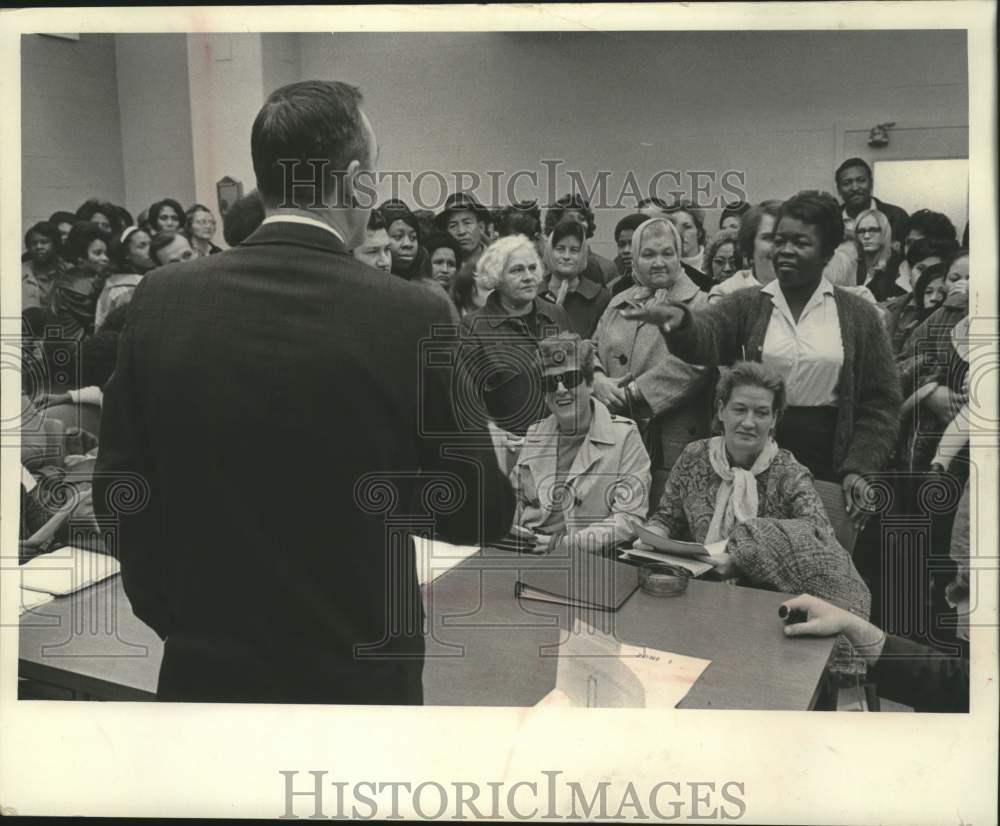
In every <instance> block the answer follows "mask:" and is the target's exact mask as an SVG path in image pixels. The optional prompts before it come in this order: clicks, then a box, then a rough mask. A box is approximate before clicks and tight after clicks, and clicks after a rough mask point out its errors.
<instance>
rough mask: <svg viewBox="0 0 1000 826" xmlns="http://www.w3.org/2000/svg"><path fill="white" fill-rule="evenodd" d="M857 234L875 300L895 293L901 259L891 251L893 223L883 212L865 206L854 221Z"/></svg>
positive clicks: (867, 283)
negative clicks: (890, 222) (891, 223)
mask: <svg viewBox="0 0 1000 826" xmlns="http://www.w3.org/2000/svg"><path fill="white" fill-rule="evenodd" d="M854 235H855V237H856V238H857V239H858V241H859V242H860V243H861V248H862V250H864V254H865V271H866V274H865V284H864V286H866V287H867V288H868V289H869V290H871V292H872V295H874V296H875V300H876V301H885V300H886V299H887V298H889V297H890V296H891V295H893V294H895V292H896V289H898V288H896V289H894V287H895V281H896V276H897V275H898V274H899V272H898V270H899V261H898V260H897V259H896V258H895V257H894V256H893V252H892V227H891V226H890V225H889V219H888V218H887V217H886V216H885V214H884V213H882V212H881V211H879V210H877V209H866V210H865V211H864V212H862V213H861V214H860V215H858V219H857V221H855V222H854Z"/></svg>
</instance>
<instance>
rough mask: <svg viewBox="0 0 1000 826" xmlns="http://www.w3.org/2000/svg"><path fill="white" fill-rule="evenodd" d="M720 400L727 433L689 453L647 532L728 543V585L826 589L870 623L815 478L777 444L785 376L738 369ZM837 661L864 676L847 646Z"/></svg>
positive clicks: (723, 563) (723, 384)
mask: <svg viewBox="0 0 1000 826" xmlns="http://www.w3.org/2000/svg"><path fill="white" fill-rule="evenodd" d="M715 397H716V401H715V417H716V418H717V419H718V422H719V424H720V425H721V430H722V435H720V436H713V437H711V438H708V439H699V440H698V441H694V442H692V443H691V444H689V445H688V446H687V447H686V448H685V449H684V451H683V452H682V453H681V455H680V456H679V457H678V459H677V462H676V463H675V464H674V466H673V468H672V469H671V471H670V476H669V478H668V480H667V485H666V488H665V490H664V491H663V496H662V497H661V498H660V500H659V504H658V505H657V507H656V510H655V511H654V512H653V513H652V514H651V515H650V518H649V523H648V525H647V528H648V529H649V530H650V531H651V532H652V533H655V534H659V535H661V536H664V537H671V538H673V539H678V540H682V541H684V540H687V541H691V540H693V541H695V542H699V543H702V544H706V545H707V544H721V545H722V548H723V549H724V550H721V551H720V552H719V553H717V554H713V558H712V561H711V564H712V565H713V567H714V568H715V573H716V575H718V576H719V577H720V578H722V579H734V578H739V579H741V580H743V584H748V585H756V586H763V587H765V588H773V589H775V590H778V591H786V592H790V593H801V592H802V591H805V590H811V589H815V588H822V589H823V591H824V593H823V596H824V597H825V598H826V599H830V600H833V601H834V602H837V603H838V604H840V605H843V606H844V607H846V608H848V609H849V610H851V611H852V612H854V613H855V614H857V615H858V616H859V617H863V618H867V617H868V613H869V611H870V609H871V593H870V592H869V590H868V587H867V586H866V585H865V583H864V581H863V580H862V579H861V575H860V574H859V573H858V571H857V569H856V568H855V567H854V563H853V562H852V561H851V557H850V554H848V552H847V551H846V550H845V549H844V548H842V547H841V546H840V544H839V543H838V542H837V539H836V537H835V536H834V532H833V526H832V525H831V524H830V520H829V518H828V517H827V514H826V509H825V507H824V505H823V502H822V500H821V499H820V498H819V494H818V493H817V492H816V488H815V487H814V486H813V480H812V474H810V472H809V470H808V468H806V467H804V466H803V465H802V464H800V463H799V462H798V461H797V460H796V458H795V456H793V455H792V453H791V452H789V451H788V450H785V449H782V448H781V447H779V446H778V442H776V441H775V438H774V436H775V431H776V430H777V429H778V428H779V427H780V423H781V418H782V414H783V412H784V407H785V384H784V381H783V380H782V378H781V376H780V375H779V374H778V373H777V372H775V371H773V370H771V369H770V368H768V367H766V366H765V365H762V364H758V363H755V362H745V361H741V362H737V363H736V364H734V365H733V366H732V368H731V369H729V370H725V371H723V373H722V376H721V377H720V379H719V382H718V385H717V387H716V392H715ZM637 547H639V548H647V547H648V546H646V545H645V544H644V543H641V542H639V543H637ZM834 663H835V665H834V666H833V670H834V671H836V672H840V673H851V674H856V673H861V674H863V673H864V668H863V667H860V668H859V667H858V665H859V664H858V663H857V662H856V661H855V660H853V657H852V651H851V648H850V646H849V645H847V644H846V641H844V642H842V643H841V644H839V645H838V651H837V656H836V658H835V660H834Z"/></svg>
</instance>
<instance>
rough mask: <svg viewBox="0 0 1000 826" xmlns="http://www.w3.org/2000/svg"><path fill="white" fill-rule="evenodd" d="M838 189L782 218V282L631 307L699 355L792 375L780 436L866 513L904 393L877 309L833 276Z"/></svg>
mask: <svg viewBox="0 0 1000 826" xmlns="http://www.w3.org/2000/svg"><path fill="white" fill-rule="evenodd" d="M843 233H844V225H843V220H842V218H841V214H840V209H839V207H838V206H837V203H836V201H834V199H833V198H832V197H831V196H829V195H827V194H825V193H818V192H800V193H799V194H798V195H796V196H794V197H792V198H790V199H789V200H787V201H785V202H784V203H783V204H782V205H781V209H780V210H779V213H778V218H777V224H776V226H775V239H774V268H775V272H776V273H777V278H776V280H775V281H773V282H771V283H770V284H768V285H767V286H765V287H764V288H763V289H761V290H741V291H739V292H736V293H733V294H732V295H729V296H727V297H725V298H724V299H723V300H721V301H719V302H718V303H717V304H714V305H712V306H711V307H709V308H707V309H703V310H695V311H693V312H692V311H691V309H689V308H688V307H684V306H681V305H679V304H672V303H668V304H656V305H646V306H644V307H638V308H634V309H629V310H625V311H624V312H623V315H625V316H627V317H629V318H633V319H638V320H642V321H645V322H647V323H651V324H656V325H659V327H660V330H661V332H662V334H663V336H664V339H665V340H666V342H667V344H668V346H669V347H670V352H671V353H673V354H674V355H675V356H677V357H678V358H681V359H684V360H685V361H687V362H689V363H691V364H703V365H727V364H732V363H733V362H735V361H737V360H738V359H740V358H743V359H748V360H752V361H760V362H763V363H764V364H765V365H768V366H770V367H772V368H774V369H775V370H777V371H778V372H780V373H782V374H783V375H784V376H785V377H786V382H787V388H788V409H787V410H786V412H785V414H784V415H783V416H782V418H781V420H780V421H779V422H778V423H777V431H776V435H777V440H778V442H779V443H780V444H781V445H782V446H783V447H784V448H786V449H787V450H789V451H791V452H792V453H793V454H794V455H795V458H796V459H797V460H798V461H800V462H801V463H802V464H803V465H805V466H806V467H807V468H809V470H810V471H812V474H813V476H814V477H815V478H817V479H826V480H830V481H839V482H840V483H841V484H842V486H843V489H844V495H845V498H846V500H847V512H848V514H849V516H850V517H851V519H852V521H854V522H855V524H857V525H860V524H862V523H863V522H864V521H865V519H866V517H867V515H868V513H867V511H866V509H865V506H866V504H867V503H869V502H870V501H871V500H872V498H873V497H872V495H871V491H870V490H869V485H868V483H867V482H866V481H865V479H864V474H866V473H875V472H878V471H880V470H882V468H883V467H884V466H885V465H886V463H887V461H888V459H889V456H890V454H891V452H892V449H893V445H894V444H895V440H896V435H897V432H898V428H899V410H900V405H901V403H902V399H901V396H900V389H899V378H898V375H897V372H896V369H895V363H894V359H893V356H892V350H891V348H890V345H889V339H888V336H887V334H886V332H885V328H884V326H883V324H882V322H881V320H880V319H879V315H878V311H877V310H876V309H875V307H873V306H872V305H871V304H869V303H868V302H866V301H865V300H864V299H861V298H859V297H857V296H855V295H851V294H850V293H849V292H847V291H846V290H842V289H840V288H837V287H834V286H833V285H831V284H830V283H829V281H827V280H826V279H825V278H824V276H823V268H824V267H825V266H826V264H827V262H828V261H829V260H830V258H831V256H832V255H833V253H834V250H836V248H837V246H838V245H839V244H840V242H841V241H842V239H843Z"/></svg>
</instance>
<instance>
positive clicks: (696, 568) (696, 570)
mask: <svg viewBox="0 0 1000 826" xmlns="http://www.w3.org/2000/svg"><path fill="white" fill-rule="evenodd" d="M622 559H631V560H635V561H638V562H641V561H642V560H649V561H651V562H663V563H665V564H667V565H676V566H678V567H679V568H686V569H687V570H689V571H690V572H691V576H701V575H702V574H704V573H707V572H708V571H711V570H712V568H713V567H714V566H713V565H712V564H711V563H710V562H703V561H701V560H699V559H692V558H690V557H686V556H674V555H673V554H665V553H661V552H660V551H645V550H640V549H638V548H629V550H628V551H626V552H625V553H623V554H622ZM705 559H708V557H705Z"/></svg>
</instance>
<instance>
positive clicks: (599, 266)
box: [545, 194, 618, 285]
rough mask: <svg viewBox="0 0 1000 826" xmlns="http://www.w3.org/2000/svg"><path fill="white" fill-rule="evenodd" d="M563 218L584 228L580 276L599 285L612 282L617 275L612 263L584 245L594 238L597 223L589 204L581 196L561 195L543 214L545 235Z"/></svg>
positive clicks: (587, 245)
mask: <svg viewBox="0 0 1000 826" xmlns="http://www.w3.org/2000/svg"><path fill="white" fill-rule="evenodd" d="M564 218H572V219H574V220H575V221H577V222H579V223H580V225H581V226H583V227H584V232H585V234H584V243H585V246H586V251H587V257H586V267H585V268H584V270H583V273H582V276H583V277H584V278H587V279H589V280H591V281H596V282H597V283H598V284H601V285H606V284H607V283H608V282H609V281H613V280H614V279H615V278H616V277H617V275H618V271H617V270H616V269H615V265H614V262H613V261H608V259H607V258H605V257H604V256H602V255H598V254H597V253H596V252H594V251H593V250H592V249H590V245H589V244H587V243H586V242H587V241H589V240H590V239H591V238H593V237H594V233H595V232H596V230H597V222H596V221H595V219H594V211H593V210H592V209H591V208H590V202H589V201H588V200H587V199H586V198H584V197H583V196H582V195H577V194H573V195H563V196H562V197H561V198H559V199H558V200H557V201H556V202H555V203H554V204H553V205H552V206H551V207H549V209H548V211H547V212H546V213H545V234H546V235H549V234H551V232H552V230H554V229H555V228H556V224H558V223H559V222H560V221H562V220H563V219H564Z"/></svg>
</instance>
